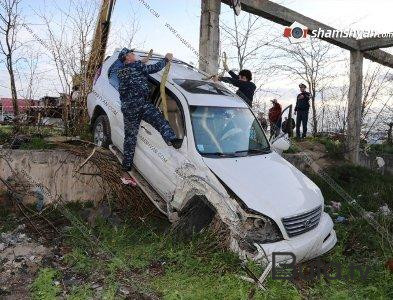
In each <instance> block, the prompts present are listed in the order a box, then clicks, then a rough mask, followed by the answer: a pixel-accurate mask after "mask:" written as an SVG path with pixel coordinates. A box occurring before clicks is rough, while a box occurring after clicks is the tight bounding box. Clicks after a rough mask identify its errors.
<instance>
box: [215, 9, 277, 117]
mask: <svg viewBox="0 0 393 300" xmlns="http://www.w3.org/2000/svg"><path fill="white" fill-rule="evenodd" d="M220 28H221V30H222V35H221V46H220V47H221V50H223V49H225V52H226V53H227V57H228V66H235V67H234V68H236V69H239V70H242V69H244V68H247V69H249V70H251V72H252V73H253V81H254V82H255V84H256V86H257V90H256V93H260V92H261V91H262V87H263V86H264V85H265V84H266V83H267V82H268V80H269V78H272V72H273V71H274V69H273V68H272V66H271V64H270V63H269V61H270V59H271V58H272V55H273V51H272V50H271V48H269V47H268V45H270V44H271V43H273V42H274V41H275V40H277V39H280V38H281V35H280V34H278V33H273V34H272V25H271V23H269V22H268V21H266V20H264V19H262V18H259V17H258V16H254V15H252V14H243V15H241V16H238V17H236V16H235V15H233V21H232V22H230V21H227V22H224V21H221V23H220ZM263 107H264V106H263V105H262V103H261V102H259V99H255V100H254V104H253V109H254V110H260V109H262V108H263Z"/></svg>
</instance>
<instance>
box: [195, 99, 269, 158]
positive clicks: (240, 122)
mask: <svg viewBox="0 0 393 300" xmlns="http://www.w3.org/2000/svg"><path fill="white" fill-rule="evenodd" d="M190 112H191V121H192V127H193V132H194V139H195V144H196V147H197V150H198V152H199V153H201V154H202V155H213V156H220V157H224V156H244V155H253V154H263V153H269V152H270V146H269V143H268V141H267V139H266V137H265V134H264V133H263V131H262V128H261V126H260V124H259V123H258V121H257V120H256V119H255V117H254V115H253V114H252V113H251V111H250V110H249V109H248V108H237V107H235V108H234V107H211V106H191V107H190Z"/></svg>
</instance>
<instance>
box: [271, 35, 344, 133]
mask: <svg viewBox="0 0 393 300" xmlns="http://www.w3.org/2000/svg"><path fill="white" fill-rule="evenodd" d="M272 47H274V48H275V49H277V50H278V53H279V54H278V56H277V59H276V60H275V62H276V66H275V67H276V68H277V69H279V70H281V71H284V72H285V73H287V74H288V75H289V76H291V77H292V78H293V79H295V80H300V81H303V82H305V84H306V85H307V86H308V88H309V91H310V93H311V110H312V131H313V134H314V135H315V134H316V133H317V132H318V114H317V106H316V97H317V95H318V94H321V93H323V91H324V90H326V89H327V87H328V86H329V85H330V83H331V79H332V78H333V77H334V75H333V72H332V70H333V68H334V65H335V63H337V58H336V54H334V53H333V52H332V51H331V50H332V45H331V44H329V43H326V42H324V41H320V40H316V39H312V38H310V39H309V40H308V41H305V42H303V43H298V44H291V43H289V42H278V43H275V44H274V45H272Z"/></svg>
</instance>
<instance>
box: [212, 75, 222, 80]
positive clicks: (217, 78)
mask: <svg viewBox="0 0 393 300" xmlns="http://www.w3.org/2000/svg"><path fill="white" fill-rule="evenodd" d="M212 79H213V81H214V82H219V81H220V77H218V75H214V76H213V77H212Z"/></svg>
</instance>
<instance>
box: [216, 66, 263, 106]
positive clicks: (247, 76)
mask: <svg viewBox="0 0 393 300" xmlns="http://www.w3.org/2000/svg"><path fill="white" fill-rule="evenodd" d="M224 68H225V70H226V71H227V72H228V73H229V75H230V76H231V77H222V76H217V75H216V76H214V77H213V81H214V82H218V81H222V82H226V83H230V84H232V85H234V86H236V87H238V88H239V89H238V90H237V92H236V94H237V95H238V96H240V97H241V98H243V100H244V101H245V102H246V103H247V104H248V105H249V106H250V107H252V100H253V98H254V93H255V90H256V88H257V87H256V86H255V84H254V83H253V82H251V80H252V74H251V71H250V70H241V71H240V72H239V75H237V74H236V73H235V72H233V71H230V70H229V68H228V66H227V65H226V63H224Z"/></svg>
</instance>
